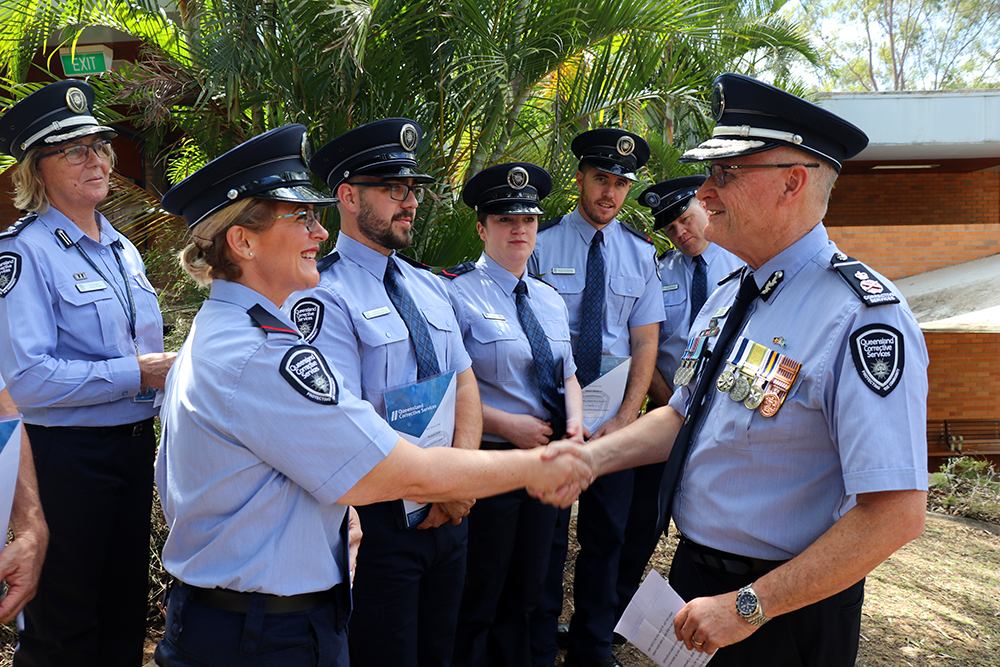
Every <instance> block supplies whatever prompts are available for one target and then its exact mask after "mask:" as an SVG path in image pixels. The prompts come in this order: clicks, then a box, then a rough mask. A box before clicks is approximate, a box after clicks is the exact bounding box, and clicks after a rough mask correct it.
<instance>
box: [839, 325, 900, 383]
mask: <svg viewBox="0 0 1000 667" xmlns="http://www.w3.org/2000/svg"><path fill="white" fill-rule="evenodd" d="M850 341H851V356H852V357H853V358H854V367H855V368H857V369H858V375H860V376H861V379H862V380H864V383H865V384H866V385H868V388H869V389H871V390H872V391H874V392H875V393H876V394H878V395H879V396H888V395H889V394H890V392H892V390H893V389H895V388H896V385H898V384H899V379H900V378H901V377H902V376H903V362H904V360H905V355H904V353H903V334H901V333H900V332H899V331H897V330H896V329H894V328H893V327H891V326H889V325H888V324H869V325H867V326H863V327H861V328H860V329H858V330H857V331H855V332H854V333H852V334H851V338H850Z"/></svg>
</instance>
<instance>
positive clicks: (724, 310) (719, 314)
mask: <svg viewBox="0 0 1000 667" xmlns="http://www.w3.org/2000/svg"><path fill="white" fill-rule="evenodd" d="M729 308H730V307H729V306H723V307H722V308H719V309H718V310H717V311H715V312H714V313H712V317H725V316H726V313H728V312H729Z"/></svg>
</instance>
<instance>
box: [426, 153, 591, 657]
mask: <svg viewBox="0 0 1000 667" xmlns="http://www.w3.org/2000/svg"><path fill="white" fill-rule="evenodd" d="M551 189H552V179H551V178H550V177H549V174H548V172H546V171H545V170H544V169H542V168H541V167H538V166H536V165H533V164H530V163H526V162H510V163H506V164H500V165H496V166H494V167H490V168H489V169H486V170H484V171H482V172H480V173H478V174H476V175H475V176H473V177H472V178H471V179H469V181H468V182H467V183H466V184H465V187H464V188H463V189H462V200H463V201H464V202H465V203H466V204H467V205H468V206H470V207H472V208H474V209H475V210H476V215H477V222H476V229H477V230H478V232H479V237H480V238H481V239H482V240H483V244H484V249H483V254H482V256H480V258H479V261H477V262H466V263H464V264H460V265H459V266H456V267H453V268H451V269H448V270H446V271H444V272H443V275H444V277H446V278H447V279H449V283H448V294H449V295H450V296H451V301H452V304H453V305H454V307H455V313H456V314H457V316H458V323H459V326H460V327H461V331H462V337H463V339H464V341H465V347H466V349H467V350H468V352H469V356H471V357H472V368H473V370H474V371H475V373H476V379H477V380H478V382H479V393H480V395H481V396H482V401H483V442H482V445H481V447H482V449H516V448H522V449H531V448H534V447H540V446H545V445H547V444H548V443H549V441H551V440H560V439H563V438H565V439H568V440H574V441H576V442H579V443H581V444H582V443H583V417H582V412H583V408H582V396H581V392H580V384H579V382H577V379H576V375H575V374H574V373H575V370H576V364H575V362H574V361H573V352H572V348H571V346H570V337H569V321H568V313H567V310H566V304H565V303H563V300H562V299H560V298H559V295H558V293H556V291H555V290H554V289H552V288H551V287H550V286H549V285H547V284H546V283H544V282H542V281H540V280H537V279H535V278H532V277H531V276H530V275H528V274H527V272H526V270H525V269H526V266H527V263H528V257H529V256H530V255H531V252H532V251H533V250H534V248H535V234H536V232H537V230H538V216H539V215H542V214H544V212H545V211H544V210H543V209H542V207H541V200H542V199H544V198H545V197H546V195H548V194H549V192H550V191H551ZM556 511H557V510H556V508H554V507H549V506H547V505H542V504H541V503H539V502H538V501H537V500H535V499H533V498H531V497H530V496H529V495H528V494H527V493H526V492H525V490H524V489H519V490H517V491H511V492H508V493H504V494H500V495H497V496H492V497H489V498H483V499H481V500H479V501H478V502H477V503H476V506H475V507H473V508H472V511H471V513H470V514H469V555H468V568H467V575H466V583H465V590H464V592H463V594H462V606H461V611H460V613H459V621H458V632H457V635H456V641H455V656H454V657H455V659H454V664H455V665H456V667H458V666H473V665H477V666H485V665H496V666H501V665H504V666H507V667H523V666H524V665H530V664H531V662H530V661H531V650H530V640H529V635H528V616H529V614H530V613H531V611H532V610H533V609H534V608H535V605H536V604H537V603H538V599H539V596H540V595H541V587H542V584H543V583H544V579H545V571H546V567H547V565H548V559H549V552H550V551H551V548H552V532H553V530H554V528H555V520H556Z"/></svg>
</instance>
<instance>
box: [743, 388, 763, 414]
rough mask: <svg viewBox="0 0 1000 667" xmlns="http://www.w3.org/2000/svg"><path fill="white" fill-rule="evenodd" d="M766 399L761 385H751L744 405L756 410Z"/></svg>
mask: <svg viewBox="0 0 1000 667" xmlns="http://www.w3.org/2000/svg"><path fill="white" fill-rule="evenodd" d="M763 400H764V390H763V389H762V388H761V387H760V386H759V385H756V384H755V385H753V386H752V387H750V392H749V394H748V395H747V397H746V399H745V400H744V401H743V405H744V406H745V407H747V408H749V409H750V410H756V409H757V408H758V407H759V406H760V404H761V402H762V401H763Z"/></svg>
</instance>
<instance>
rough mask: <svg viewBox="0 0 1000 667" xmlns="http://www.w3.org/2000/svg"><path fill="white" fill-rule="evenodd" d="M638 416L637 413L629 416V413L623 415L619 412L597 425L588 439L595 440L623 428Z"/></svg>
mask: <svg viewBox="0 0 1000 667" xmlns="http://www.w3.org/2000/svg"><path fill="white" fill-rule="evenodd" d="M638 416H639V415H638V414H635V415H631V418H630V415H623V414H622V413H620V412H619V413H618V414H616V415H615V416H614V417H611V418H610V419H608V420H607V421H606V422H604V423H603V424H601V425H600V426H598V427H597V430H596V431H594V433H593V435H591V436H590V439H591V440H597V439H598V438H600V437H602V436H605V435H609V434H611V433H614V432H615V431H617V430H619V429H623V428H625V427H626V426H628V425H629V424H631V423H632V422H634V421H635V420H636V418H637V417H638Z"/></svg>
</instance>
